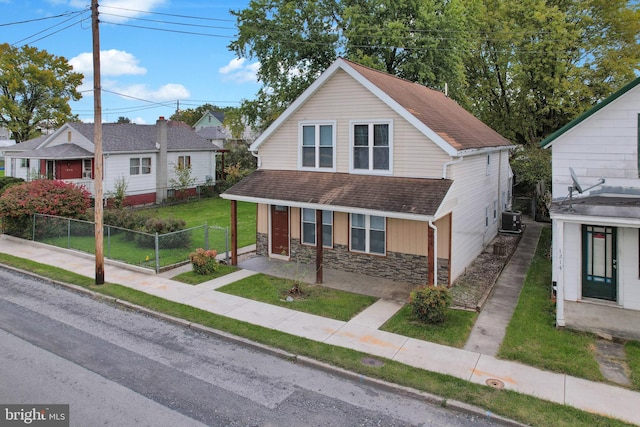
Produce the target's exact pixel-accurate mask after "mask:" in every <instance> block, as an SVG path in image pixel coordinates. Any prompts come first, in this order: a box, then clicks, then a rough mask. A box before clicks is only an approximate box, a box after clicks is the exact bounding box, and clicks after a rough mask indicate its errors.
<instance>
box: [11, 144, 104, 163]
mask: <svg viewBox="0 0 640 427" xmlns="http://www.w3.org/2000/svg"><path fill="white" fill-rule="evenodd" d="M20 157H24V158H29V159H48V160H61V159H92V158H93V153H92V152H90V151H88V150H86V149H84V148H82V147H80V146H79V145H76V144H60V145H54V146H49V147H45V148H40V149H35V150H31V151H24V152H22V153H20Z"/></svg>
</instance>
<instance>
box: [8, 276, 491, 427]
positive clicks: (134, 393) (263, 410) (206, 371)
mask: <svg viewBox="0 0 640 427" xmlns="http://www.w3.org/2000/svg"><path fill="white" fill-rule="evenodd" d="M0 403H2V404H7V403H22V404H55V403H61V404H69V405H70V423H71V425H72V426H98V425H107V426H134V425H135V426H145V425H148V426H165V425H166V426H172V427H173V426H196V425H210V426H296V427H300V426H341V427H342V426H408V425H424V426H485V425H486V426H488V425H495V424H492V423H491V422H489V420H486V419H484V417H482V418H478V417H475V416H472V415H469V414H464V413H458V412H455V411H451V410H448V409H446V408H442V407H440V406H437V405H433V404H430V403H427V402H425V401H422V400H418V399H415V398H412V397H409V396H405V395H403V394H399V393H395V392H392V391H389V390H387V389H383V388H378V387H376V386H373V385H371V384H368V383H365V382H359V381H354V380H352V379H349V378H345V377H343V376H339V375H334V374H330V373H327V372H326V371H323V370H317V369H313V368H311V367H308V366H302V365H299V364H294V363H292V362H290V361H288V360H285V359H283V358H280V357H276V356H273V355H271V354H268V353H265V352H263V351H260V350H256V349H254V348H251V347H248V346H245V345H243V344H242V343H239V342H235V341H230V340H225V339H222V338H219V337H217V336H213V335H210V334H206V333H203V332H198V331H194V330H192V329H188V328H185V327H181V326H178V325H175V324H172V323H168V322H165V321H162V320H158V319H156V318H154V317H151V316H147V315H144V314H141V313H137V312H133V311H129V310H125V309H122V308H120V307H118V306H114V305H111V304H109V303H105V302H102V301H98V300H94V299H92V298H90V297H88V296H85V295H81V294H78V293H76V292H72V291H69V290H67V289H65V288H61V287H58V286H55V285H51V284H49V283H46V282H42V281H39V280H37V279H34V278H32V277H30V276H27V275H23V274H21V273H16V272H13V271H10V270H6V269H4V268H0Z"/></svg>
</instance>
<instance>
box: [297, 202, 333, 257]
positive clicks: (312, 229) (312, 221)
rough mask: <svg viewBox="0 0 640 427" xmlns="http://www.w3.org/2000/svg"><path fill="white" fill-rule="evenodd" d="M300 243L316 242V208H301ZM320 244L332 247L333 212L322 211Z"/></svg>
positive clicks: (309, 243) (311, 243)
mask: <svg viewBox="0 0 640 427" xmlns="http://www.w3.org/2000/svg"><path fill="white" fill-rule="evenodd" d="M301 216H302V243H303V244H305V245H315V244H316V210H315V209H306V208H303V209H302V215H301ZM322 246H323V247H327V248H331V247H333V212H332V211H324V210H323V211H322Z"/></svg>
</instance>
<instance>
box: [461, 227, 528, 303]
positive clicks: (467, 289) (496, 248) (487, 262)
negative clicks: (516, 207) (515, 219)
mask: <svg viewBox="0 0 640 427" xmlns="http://www.w3.org/2000/svg"><path fill="white" fill-rule="evenodd" d="M522 227H523V232H524V227H525V225H524V224H523V226H522ZM521 236H522V233H520V234H510V233H498V235H497V236H496V237H495V238H494V239H493V241H492V242H491V243H490V244H489V245H487V247H486V248H485V249H484V251H482V253H481V254H480V255H479V256H478V257H477V258H476V259H475V260H474V261H473V262H472V263H471V264H470V265H469V266H468V267H467V268H466V269H465V272H464V273H463V274H461V275H460V276H459V277H458V278H457V279H456V280H455V281H454V282H453V286H452V287H451V289H450V295H451V297H452V299H453V308H458V309H463V310H474V311H480V309H481V308H482V305H483V304H484V302H485V301H486V299H487V297H488V296H489V294H490V293H491V290H492V289H493V285H495V283H496V280H498V277H499V276H500V273H501V272H502V269H503V268H504V266H505V265H507V263H508V262H509V259H511V255H513V253H514V252H515V250H516V248H517V247H518V242H520V237H521Z"/></svg>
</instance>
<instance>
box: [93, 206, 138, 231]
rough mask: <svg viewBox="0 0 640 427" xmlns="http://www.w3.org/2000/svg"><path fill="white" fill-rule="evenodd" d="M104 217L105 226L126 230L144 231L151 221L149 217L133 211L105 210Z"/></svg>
mask: <svg viewBox="0 0 640 427" xmlns="http://www.w3.org/2000/svg"><path fill="white" fill-rule="evenodd" d="M102 215H103V216H102V222H103V224H105V225H110V226H112V227H119V228H124V229H126V230H142V229H144V226H145V224H146V222H147V220H148V219H149V217H148V216H147V215H143V214H141V213H140V212H136V211H134V210H132V209H105V210H104V211H103V213H102ZM114 231H115V230H114ZM114 231H112V233H113V232H114Z"/></svg>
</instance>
